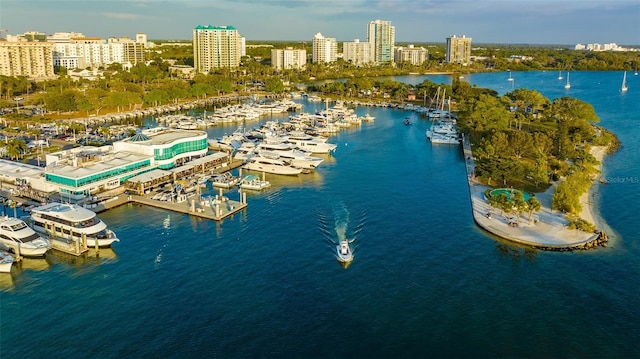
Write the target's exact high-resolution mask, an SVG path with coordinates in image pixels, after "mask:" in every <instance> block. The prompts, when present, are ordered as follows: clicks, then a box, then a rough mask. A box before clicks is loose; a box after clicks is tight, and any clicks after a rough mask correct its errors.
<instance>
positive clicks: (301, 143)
mask: <svg viewBox="0 0 640 359" xmlns="http://www.w3.org/2000/svg"><path fill="white" fill-rule="evenodd" d="M285 141H286V142H287V143H289V144H291V145H293V146H296V147H298V148H299V149H301V150H303V151H307V152H311V153H330V152H333V151H335V149H336V147H338V145H336V144H334V143H328V142H322V141H318V140H315V139H298V138H296V137H291V136H289V137H287V138H286V139H285Z"/></svg>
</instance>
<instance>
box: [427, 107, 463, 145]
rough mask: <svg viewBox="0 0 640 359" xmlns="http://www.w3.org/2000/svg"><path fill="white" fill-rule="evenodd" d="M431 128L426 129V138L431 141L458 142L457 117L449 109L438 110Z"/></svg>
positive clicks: (450, 143)
mask: <svg viewBox="0 0 640 359" xmlns="http://www.w3.org/2000/svg"><path fill="white" fill-rule="evenodd" d="M433 119H434V121H433V123H432V124H431V128H429V129H428V130H427V139H428V140H429V141H431V143H442V144H449V145H452V144H459V143H460V131H459V130H458V126H457V118H456V116H455V115H454V114H452V113H451V112H449V111H439V112H438V115H437V117H433Z"/></svg>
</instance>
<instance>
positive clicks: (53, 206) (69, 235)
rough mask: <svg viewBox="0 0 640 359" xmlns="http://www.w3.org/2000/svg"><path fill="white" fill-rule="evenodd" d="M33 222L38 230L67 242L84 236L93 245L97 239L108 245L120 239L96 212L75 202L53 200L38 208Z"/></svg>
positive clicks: (32, 217) (34, 209)
mask: <svg viewBox="0 0 640 359" xmlns="http://www.w3.org/2000/svg"><path fill="white" fill-rule="evenodd" d="M30 221H31V222H33V223H32V227H33V229H34V230H35V231H36V232H38V233H42V234H46V235H49V236H50V237H51V238H52V239H53V240H58V241H63V242H66V243H68V241H69V240H72V241H78V240H82V237H85V238H86V240H87V245H90V246H93V245H94V244H95V243H96V241H97V244H98V246H99V247H109V246H111V244H113V242H119V241H120V240H119V239H118V237H116V234H115V233H114V232H113V231H112V230H110V229H108V228H107V225H106V224H105V223H104V222H103V221H102V220H101V219H100V218H98V216H96V213H95V212H93V211H91V210H89V209H86V208H84V207H80V206H78V205H75V204H68V203H57V202H52V203H49V204H46V205H44V206H40V207H35V208H33V209H31V217H30Z"/></svg>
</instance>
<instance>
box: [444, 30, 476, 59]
mask: <svg viewBox="0 0 640 359" xmlns="http://www.w3.org/2000/svg"><path fill="white" fill-rule="evenodd" d="M445 61H446V62H447V63H448V64H462V65H467V64H469V62H470V61H471V38H470V37H466V36H464V35H462V37H459V36H456V35H452V36H449V37H447V42H446V55H445Z"/></svg>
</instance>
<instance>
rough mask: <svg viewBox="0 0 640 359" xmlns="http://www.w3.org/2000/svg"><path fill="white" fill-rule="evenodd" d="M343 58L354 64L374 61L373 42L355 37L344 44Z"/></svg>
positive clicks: (358, 64) (359, 64) (360, 64)
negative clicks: (362, 40) (372, 53)
mask: <svg viewBox="0 0 640 359" xmlns="http://www.w3.org/2000/svg"><path fill="white" fill-rule="evenodd" d="M342 58H343V59H344V61H346V62H349V63H351V64H353V65H357V66H362V65H364V64H368V63H371V62H372V59H371V44H369V43H368V42H360V40H359V39H355V40H353V41H352V42H345V43H343V44H342Z"/></svg>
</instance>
